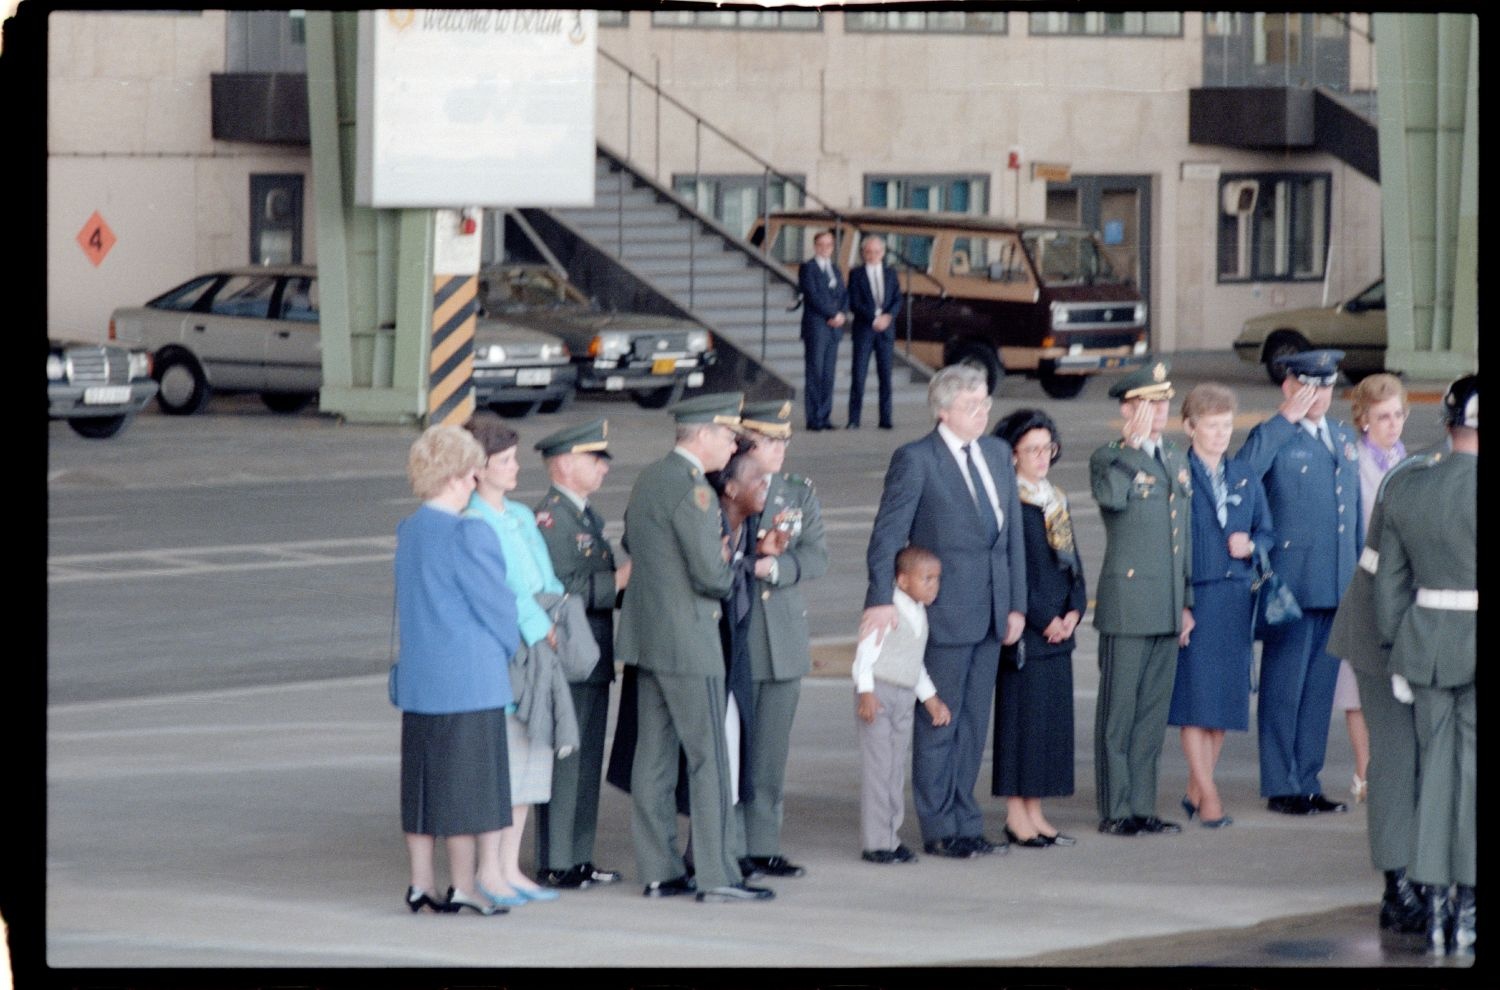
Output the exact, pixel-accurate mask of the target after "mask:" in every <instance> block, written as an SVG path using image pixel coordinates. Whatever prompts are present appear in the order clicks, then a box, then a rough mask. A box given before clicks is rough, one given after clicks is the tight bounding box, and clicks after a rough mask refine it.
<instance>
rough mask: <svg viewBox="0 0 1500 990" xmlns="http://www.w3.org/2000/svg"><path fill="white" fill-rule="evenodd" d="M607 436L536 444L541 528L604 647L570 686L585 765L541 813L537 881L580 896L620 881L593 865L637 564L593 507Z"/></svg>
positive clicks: (557, 784)
mask: <svg viewBox="0 0 1500 990" xmlns="http://www.w3.org/2000/svg"><path fill="white" fill-rule="evenodd" d="M608 436H609V423H608V422H607V421H606V420H603V419H595V420H591V421H590V422H587V423H584V424H582V425H581V426H569V427H566V428H564V429H561V430H558V431H557V432H556V433H553V434H551V435H549V436H546V437H543V438H542V439H541V440H538V441H537V443H536V449H537V450H538V451H540V452H541V454H542V457H543V459H544V460H545V461H546V464H547V474H548V475H549V476H550V477H551V479H552V486H551V487H550V488H548V489H547V493H546V494H545V495H543V496H542V499H541V501H539V502H537V504H536V506H535V511H536V524H537V528H538V529H539V530H541V533H542V540H543V541H544V542H545V543H546V544H547V552H548V554H549V555H550V556H551V557H552V569H553V570H554V571H556V572H557V578H558V580H559V581H561V582H562V583H563V587H564V588H565V589H566V590H567V593H568V594H570V595H575V596H577V597H578V598H579V600H581V601H582V602H583V607H584V612H585V613H586V614H587V615H588V620H589V628H590V629H591V630H592V631H593V633H594V640H595V641H596V642H597V643H598V644H599V662H598V664H597V665H595V667H594V669H593V671H591V672H590V673H589V675H588V677H587V678H586V679H585V680H583V681H581V682H577V683H570V684H569V685H568V690H569V692H570V693H571V694H572V695H573V710H574V711H575V712H576V713H577V715H578V730H579V747H578V758H577V759H573V760H557V761H555V762H554V763H553V764H552V800H551V801H550V802H549V803H547V804H543V805H539V806H538V807H537V822H536V825H537V828H536V845H537V852H536V861H537V880H538V881H539V882H541V883H542V884H544V885H546V886H549V887H562V888H569V889H580V888H583V887H589V886H592V885H594V884H606V883H614V882H616V881H617V880H619V879H620V874H619V872H617V871H615V870H604V869H600V868H599V867H597V866H595V865H594V862H593V860H594V835H595V831H596V827H597V825H598V821H599V780H600V775H601V774H602V772H603V768H604V733H605V728H606V725H607V723H608V719H609V685H610V682H611V681H613V680H614V676H615V650H614V616H615V607H616V603H617V601H618V600H619V596H620V592H621V590H622V589H624V587H625V583H626V582H627V581H628V580H629V579H630V561H628V560H627V561H625V563H623V564H621V565H619V566H616V564H615V556H614V554H613V553H612V552H611V550H610V546H609V540H607V539H605V537H604V519H603V517H602V516H600V515H599V513H597V512H595V511H594V508H593V506H591V505H589V502H588V499H589V496H590V495H593V494H594V492H596V491H598V490H599V486H600V485H602V484H604V476H605V475H607V474H608V473H609V460H610V455H609V440H608Z"/></svg>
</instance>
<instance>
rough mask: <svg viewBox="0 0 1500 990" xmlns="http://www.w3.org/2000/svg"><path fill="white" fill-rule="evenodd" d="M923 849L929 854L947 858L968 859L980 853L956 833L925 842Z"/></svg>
mask: <svg viewBox="0 0 1500 990" xmlns="http://www.w3.org/2000/svg"><path fill="white" fill-rule="evenodd" d="M922 851H923V852H925V853H926V854H927V855H929V856H942V857H945V858H947V859H968V858H969V857H970V856H977V855H979V854H978V853H977V852H975V851H974V849H973V848H972V847H971V846H970V845H969V844H968V843H967V842H965V841H964V840H963V839H962V838H960V837H958V836H956V835H954V836H949V837H948V838H946V839H936V840H934V841H932V842H924V843H922Z"/></svg>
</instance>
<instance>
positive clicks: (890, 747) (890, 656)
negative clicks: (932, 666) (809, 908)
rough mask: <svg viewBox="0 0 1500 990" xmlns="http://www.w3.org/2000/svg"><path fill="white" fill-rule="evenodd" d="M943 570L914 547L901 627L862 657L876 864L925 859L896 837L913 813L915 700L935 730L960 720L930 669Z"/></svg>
mask: <svg viewBox="0 0 1500 990" xmlns="http://www.w3.org/2000/svg"><path fill="white" fill-rule="evenodd" d="M942 570H943V565H942V564H941V563H940V562H939V561H938V557H937V554H935V553H933V552H932V551H931V550H927V549H925V548H923V547H918V546H908V547H906V548H904V549H902V550H901V551H900V552H899V553H897V554H896V590H895V594H894V596H893V604H894V605H895V606H896V614H897V615H898V616H899V620H898V622H897V623H896V628H894V629H891V630H889V631H886V632H885V634H884V636H883V637H882V635H881V632H882V630H878V629H877V630H874V631H872V632H871V633H870V634H869V635H868V636H866V637H865V638H864V639H862V640H860V643H859V648H858V649H857V650H856V651H855V654H854V690H855V692H856V694H857V695H858V699H859V704H858V708H857V709H856V713H857V714H858V715H859V719H860V721H859V749H860V754H861V758H862V762H863V765H864V769H863V777H862V784H861V787H860V830H861V835H862V838H863V840H864V847H865V848H864V852H863V853H861V854H860V855H861V858H863V859H864V860H865V861H866V862H870V863H910V862H914V861H915V860H916V858H917V854H916V853H914V852H912V851H911V850H910V849H908V848H907V847H906V846H904V845H902V844H901V842H900V840H899V839H898V838H897V835H896V832H897V830H899V829H900V828H901V820H902V818H903V817H904V815H905V811H906V789H905V781H906V766H907V763H908V756H909V754H910V750H911V740H912V719H913V718H914V717H915V715H916V706H915V705H913V704H912V694H913V693H915V694H916V698H917V700H918V701H920V702H921V703H922V706H923V707H924V708H926V709H927V714H928V715H929V716H930V717H931V718H932V724H933V725H935V726H937V725H947V724H948V723H949V722H950V721H951V720H952V717H953V716H952V714H951V713H950V712H949V711H948V706H947V705H945V704H943V700H942V699H941V698H939V697H938V696H937V688H935V687H934V686H933V684H932V679H931V678H929V677H928V676H927V668H926V667H924V666H923V665H922V654H923V652H924V651H925V650H926V648H927V606H928V605H931V604H932V602H933V600H934V599H936V598H937V594H938V583H939V578H940V577H941V575H942Z"/></svg>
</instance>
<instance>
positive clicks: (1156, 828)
mask: <svg viewBox="0 0 1500 990" xmlns="http://www.w3.org/2000/svg"><path fill="white" fill-rule="evenodd" d="M1134 821H1135V828H1136V831H1137V832H1141V833H1143V834H1146V835H1176V834H1177V833H1178V832H1181V831H1182V826H1181V825H1179V824H1177V823H1176V822H1164V821H1162V820H1161V819H1160V818H1157V817H1156V816H1155V815H1136V816H1135V818H1134Z"/></svg>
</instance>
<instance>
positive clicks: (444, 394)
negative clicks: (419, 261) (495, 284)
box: [427, 275, 479, 426]
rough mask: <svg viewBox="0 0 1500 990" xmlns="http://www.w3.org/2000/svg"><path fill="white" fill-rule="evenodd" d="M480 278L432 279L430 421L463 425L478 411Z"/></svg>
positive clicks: (430, 422)
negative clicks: (476, 348)
mask: <svg viewBox="0 0 1500 990" xmlns="http://www.w3.org/2000/svg"><path fill="white" fill-rule="evenodd" d="M478 289H479V279H478V277H477V276H474V275H439V276H437V277H436V278H435V279H433V282H432V357H431V360H430V361H429V362H428V368H429V369H430V374H429V377H428V386H427V425H429V426H435V425H437V424H439V423H444V424H452V425H455V426H462V425H463V423H464V422H465V421H466V420H467V419H468V418H469V417H470V416H471V415H473V413H474V388H473V383H472V381H471V379H472V378H473V377H474V323H475V320H476V314H477V313H478V310H479V299H478Z"/></svg>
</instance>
